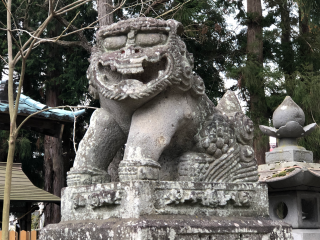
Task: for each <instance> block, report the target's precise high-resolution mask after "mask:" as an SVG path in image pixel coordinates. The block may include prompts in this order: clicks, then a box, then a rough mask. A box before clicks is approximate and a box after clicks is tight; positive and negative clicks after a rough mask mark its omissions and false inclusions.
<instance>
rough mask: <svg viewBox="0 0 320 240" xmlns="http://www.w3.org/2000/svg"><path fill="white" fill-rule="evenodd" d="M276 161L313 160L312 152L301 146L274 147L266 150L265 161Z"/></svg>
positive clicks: (310, 161) (308, 161) (309, 161)
mask: <svg viewBox="0 0 320 240" xmlns="http://www.w3.org/2000/svg"><path fill="white" fill-rule="evenodd" d="M276 162H307V163H312V162H313V153H312V151H308V150H306V149H304V148H302V147H301V149H299V148H298V147H287V148H275V149H273V151H272V152H266V163H267V164H268V163H276Z"/></svg>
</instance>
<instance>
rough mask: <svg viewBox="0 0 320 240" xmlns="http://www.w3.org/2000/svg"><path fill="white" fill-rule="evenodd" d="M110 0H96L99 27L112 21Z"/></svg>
mask: <svg viewBox="0 0 320 240" xmlns="http://www.w3.org/2000/svg"><path fill="white" fill-rule="evenodd" d="M112 10H113V4H112V0H98V19H99V25H100V27H102V26H104V25H110V24H112V23H113V13H111V14H108V13H110V12H112Z"/></svg>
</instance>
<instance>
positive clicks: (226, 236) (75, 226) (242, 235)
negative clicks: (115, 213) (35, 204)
mask: <svg viewBox="0 0 320 240" xmlns="http://www.w3.org/2000/svg"><path fill="white" fill-rule="evenodd" d="M52 239H54V240H64V239H68V240H84V239H97V240H98V239H104V240H107V239H108V240H118V239H119V240H120V239H121V240H127V239H128V240H129V239H130V240H146V239H157V240H165V239H166V240H176V239H179V240H200V239H201V240H240V239H243V240H245V239H247V240H283V239H292V235H291V228H290V226H289V225H287V224H282V226H280V225H279V222H277V221H272V220H266V219H263V218H254V219H253V218H241V219H239V218H219V217H206V216H201V215H199V216H179V215H176V216H163V215H162V216H147V217H141V218H139V219H117V218H113V219H108V220H103V221H102V220H94V221H90V222H85V221H70V222H62V223H59V224H51V225H48V226H47V227H46V228H45V229H43V230H42V231H41V234H40V240H52Z"/></svg>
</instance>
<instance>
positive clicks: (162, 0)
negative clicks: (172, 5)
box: [143, 0, 169, 16]
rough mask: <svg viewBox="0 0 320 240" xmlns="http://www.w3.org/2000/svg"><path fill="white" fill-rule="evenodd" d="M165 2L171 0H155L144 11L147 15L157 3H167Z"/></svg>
mask: <svg viewBox="0 0 320 240" xmlns="http://www.w3.org/2000/svg"><path fill="white" fill-rule="evenodd" d="M165 2H169V0H156V1H154V2H153V3H151V4H150V5H149V7H148V8H147V10H146V11H144V13H143V15H145V16H146V15H147V14H149V12H150V11H151V10H152V8H153V7H155V6H157V5H159V4H161V3H165Z"/></svg>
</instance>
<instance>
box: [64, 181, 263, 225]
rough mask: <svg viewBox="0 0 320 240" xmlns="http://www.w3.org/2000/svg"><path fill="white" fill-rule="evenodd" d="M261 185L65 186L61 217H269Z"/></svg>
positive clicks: (141, 183) (147, 183)
mask: <svg viewBox="0 0 320 240" xmlns="http://www.w3.org/2000/svg"><path fill="white" fill-rule="evenodd" d="M267 194H268V192H267V187H266V185H264V184H259V183H205V182H181V181H179V182H170V181H168V182H167V181H141V180H140V181H127V182H117V183H105V184H96V185H89V186H77V187H67V188H64V189H63V190H62V199H61V215H62V221H72V220H102V219H109V218H114V217H116V218H139V217H140V216H143V215H161V214H165V215H175V214H181V215H197V214H200V215H205V216H219V217H228V216H230V217H240V216H243V217H255V216H260V217H266V216H268V212H269V209H268V195H267Z"/></svg>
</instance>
